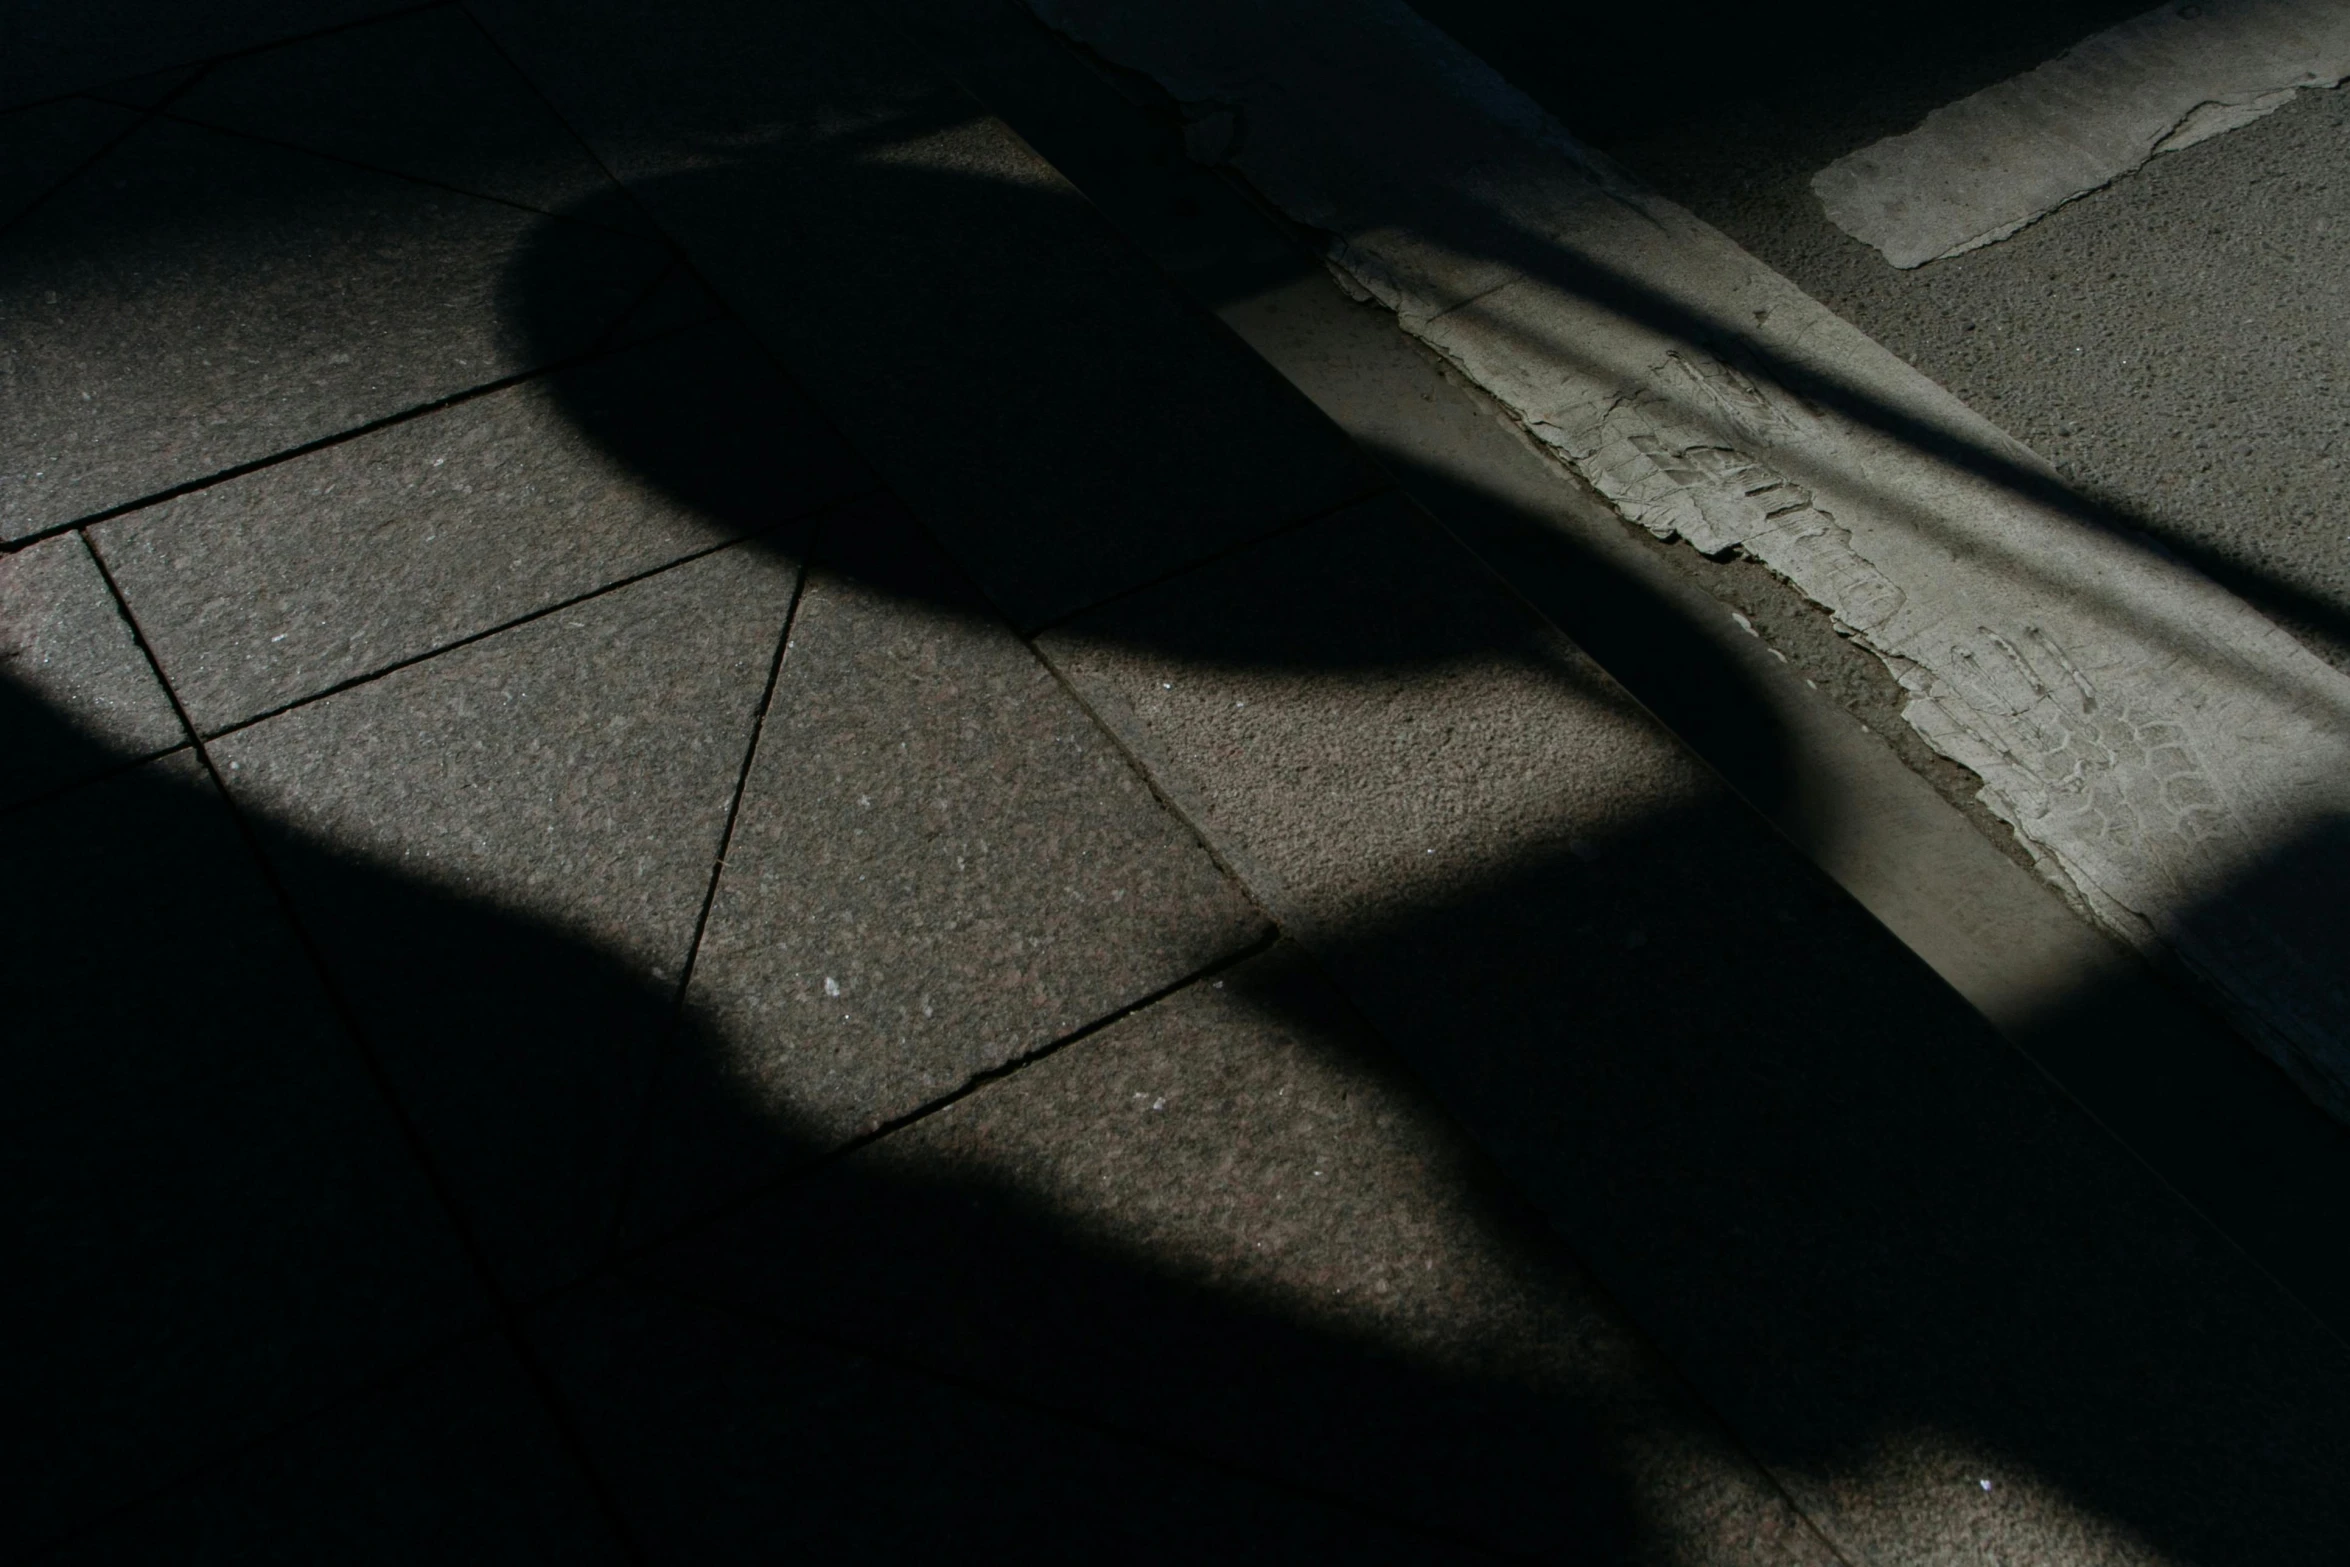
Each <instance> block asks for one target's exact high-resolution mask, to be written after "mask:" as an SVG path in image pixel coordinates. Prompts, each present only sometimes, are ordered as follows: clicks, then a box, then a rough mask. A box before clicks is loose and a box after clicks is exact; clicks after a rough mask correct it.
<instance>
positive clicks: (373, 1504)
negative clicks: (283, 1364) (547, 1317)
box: [41, 1339, 629, 1567]
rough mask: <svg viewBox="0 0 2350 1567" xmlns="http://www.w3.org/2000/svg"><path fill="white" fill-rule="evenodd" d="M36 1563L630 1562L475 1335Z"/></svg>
mask: <svg viewBox="0 0 2350 1567" xmlns="http://www.w3.org/2000/svg"><path fill="white" fill-rule="evenodd" d="M41 1559H42V1560H43V1561H45V1562H57V1563H71V1564H75V1567H82V1564H94V1563H99V1562H126V1561H155V1560H159V1559H169V1560H171V1561H181V1562H197V1563H216V1562H217V1563H220V1564H222V1567H228V1564H231V1563H248V1562H250V1563H265V1564H268V1567H300V1564H303V1563H308V1562H321V1561H338V1562H415V1561H433V1560H441V1561H495V1562H501V1563H505V1562H510V1563H514V1564H516V1567H521V1564H525V1563H533V1564H543V1567H558V1564H561V1563H567V1562H586V1563H597V1564H606V1563H619V1562H625V1561H627V1560H628V1559H629V1558H628V1556H627V1553H626V1552H625V1550H624V1549H623V1548H622V1547H621V1546H620V1544H619V1542H618V1541H616V1540H615V1539H614V1538H613V1537H612V1534H611V1532H610V1531H609V1529H608V1528H607V1527H606V1525H605V1523H604V1520H603V1518H602V1517H601V1516H600V1514H599V1513H598V1511H597V1508H596V1504H595V1499H594V1497H593V1496H592V1495H591V1494H590V1493H589V1490H588V1487H587V1485H586V1484H585V1483H584V1481H583V1479H582V1477H581V1475H580V1473H579V1471H578V1468H577V1467H576V1466H575V1465H574V1464H573V1463H572V1462H571V1459H570V1455H569V1454H568V1453H566V1452H565V1451H564V1449H563V1444H562V1437H561V1434H560V1433H559V1432H558V1430H557V1429H556V1427H555V1424H554V1422H553V1421H552V1420H550V1419H549V1418H548V1415H547V1411H546V1408H545V1406H544V1404H543V1403H542V1402H541V1401H540V1399H539V1397H538V1394H537V1390H536V1389H535V1388H533V1387H532V1386H531V1383H530V1381H529V1379H528V1377H527V1375H526V1374H525V1373H524V1371H523V1369H522V1368H521V1366H520V1365H518V1364H517V1363H516V1360H515V1358H514V1356H513V1354H512V1352H511V1351H509V1350H507V1349H506V1348H505V1346H504V1345H502V1344H500V1343H498V1342H497V1341H495V1340H484V1339H477V1340H475V1341H473V1342H469V1343H467V1344H464V1345H462V1346H460V1347H458V1348H456V1349H453V1350H450V1351H447V1352H445V1353H443V1354H441V1355H439V1356H437V1357H435V1358H434V1359H433V1360H431V1361H430V1362H428V1363H427V1364H426V1365H424V1366H423V1367H421V1368H418V1369H414V1370H407V1371H404V1372H403V1374H401V1375H400V1376H398V1377H396V1378H394V1379H393V1380H392V1382H391V1384H390V1386H388V1387H386V1388H383V1389H381V1390H371V1391H370V1392H369V1393H368V1394H367V1395H366V1396H363V1397H361V1398H359V1399H357V1400H355V1401H353V1402H350V1403H346V1404H343V1405H339V1406H337V1407H335V1408H333V1409H331V1410H328V1411H325V1412H323V1413H321V1414H318V1415H314V1416H312V1417H311V1418H309V1419H306V1420H302V1421H299V1422H297V1423H296V1424H295V1425H294V1426H293V1427H292V1428H291V1429H289V1430H287V1431H285V1432H284V1433H283V1434H281V1435H279V1436H277V1437H275V1438H274V1439H272V1440H270V1441H268V1442H265V1443H261V1444H259V1445H257V1446H254V1447H252V1448H250V1449H249V1450H247V1451H244V1452H240V1453H237V1454H236V1455H234V1456H233V1457H232V1458H230V1459H229V1460H228V1461H227V1462H225V1463H223V1464H220V1465H218V1466H216V1467H215V1468H213V1469H211V1470H209V1471H208V1472H206V1473H205V1474H204V1475H202V1476H201V1477H199V1478H197V1479H195V1480H193V1481H191V1482H190V1483H188V1484H186V1485H182V1486H179V1487H176V1488H174V1489H172V1490H171V1491H168V1492H166V1493H165V1494H164V1495H163V1496H161V1497H159V1498H157V1499H156V1500H154V1501H151V1502H148V1503H147V1504H146V1505H144V1506H139V1507H134V1508H132V1509H130V1510H129V1511H128V1512H127V1513H125V1514H123V1515H122V1516H120V1517H116V1518H110V1519H108V1520H107V1521H106V1522H105V1523H104V1524H103V1525H101V1526H100V1527H99V1528H98V1529H96V1530H95V1531H93V1532H91V1533H89V1534H86V1535H84V1536H82V1537H80V1538H79V1539H77V1540H75V1541H74V1542H73V1543H72V1544H70V1545H68V1546H66V1547H65V1548H64V1549H63V1550H61V1551H58V1552H54V1553H52V1554H49V1555H45V1556H43V1557H42V1558H41Z"/></svg>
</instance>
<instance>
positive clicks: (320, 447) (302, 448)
mask: <svg viewBox="0 0 2350 1567" xmlns="http://www.w3.org/2000/svg"><path fill="white" fill-rule="evenodd" d="M643 297H644V296H639V299H638V301H637V302H638V303H641V302H642V300H643ZM631 308H632V309H633V308H634V306H633V305H632V306H631ZM618 319H619V321H625V320H626V319H627V317H626V314H625V313H623V315H622V316H621V317H619V318H618ZM616 324H617V322H616ZM709 324H710V323H709V322H707V321H694V322H687V323H685V324H683V325H679V326H673V327H667V328H664V329H663V330H661V331H658V332H650V333H647V334H646V335H645V336H643V337H641V338H637V339H636V340H634V341H633V342H630V343H627V344H625V345H619V346H613V345H611V344H610V343H609V333H607V334H606V335H605V337H602V338H599V339H598V340H597V342H596V343H595V344H594V345H593V346H591V347H589V348H587V349H584V350H582V351H581V352H579V353H576V354H572V355H570V356H569V357H567V358H563V359H556V360H551V361H549V362H548V363H546V364H543V365H537V366H534V367H533V368H531V369H528V370H518V371H516V372H515V373H514V374H512V375H507V376H500V377H499V378H498V379H496V380H495V381H484V382H482V383H481V384H480V385H479V386H469V387H466V388H465V389H464V390H463V391H458V392H451V393H450V394H449V395H447V396H446V397H436V398H434V399H433V400H432V401H430V402H426V403H418V404H417V405H416V406H415V407H413V408H403V409H401V410H400V411H399V412H397V413H389V414H385V415H384V416H383V417H382V418H380V419H370V420H368V421H366V422H365V423H363V424H355V425H353V426H351V427H350V428H349V429H347V430H337V431H336V432H335V433H334V434H332V435H322V436H320V437H319V438H318V439H316V440H314V441H304V442H302V443H301V444H300V445H298V446H289V447H286V448H285V449H283V450H282V451H275V452H271V453H270V454H269V455H268V456H266V457H256V458H254V459H252V460H251V461H250V462H241V463H235V464H232V465H230V466H229V467H226V468H222V469H219V470H218V471H216V472H213V473H208V474H205V475H203V476H202V477H200V478H195V479H187V480H183V481H181V482H180V483H178V484H172V485H166V486H165V487H164V488H162V489H160V490H156V491H153V492H151V493H149V494H146V495H142V496H139V497H137V498H136V499H133V500H127V501H123V502H121V503H119V504H117V505H113V506H108V507H104V508H102V509H100V510H98V511H94V512H90V513H87V514H86V515H83V516H80V517H74V518H70V519H68V520H67V521H64V522H57V523H51V524H50V525H48V526H47V527H43V528H35V529H32V530H31V531H29V532H26V533H23V534H20V535H18V536H17V537H15V538H13V539H9V540H7V541H6V542H5V543H0V554H13V553H15V552H16V551H18V550H21V549H25V548H28V547H29V546H31V545H35V544H39V543H40V542H42V541H43V540H45V539H53V538H55V537H56V536H57V535H59V534H61V533H70V532H72V531H73V530H75V529H76V528H89V527H95V526H96V525H97V524H99V523H102V522H112V521H113V520H114V519H115V518H117V517H124V516H128V515H129V514H130V513H132V512H134V511H141V510H144V509H145V508H147V507H149V506H160V505H162V504H163V503H164V502H165V501H174V500H178V499H179V498H180V497H181V496H183V495H193V494H195V493H196V492H197V491H198V490H208V489H211V488H212V487H213V486H214V485H219V484H226V483H228V482H229V481H230V480H231V479H241V478H244V477H245V476H246V475H247V474H252V473H259V472H261V471H262V470H263V469H265V468H275V467H278V466H279V465H281V464H283V463H289V462H292V461H294V460H295V459H296V458H301V457H308V456H310V455H311V454H312V453H314V452H322V451H325V450H327V449H328V448H329V447H334V446H341V445H343V444H344V443H345V442H347V441H355V440H357V439H359V438H360V437H361V436H363V435H373V434H375V433H376V432H378V431H380V430H389V429H392V428H394V427H395V426H398V425H403V424H408V423H411V422H413V421H414V420H418V419H423V418H426V417H429V416H430V415H433V414H437V413H443V412H446V411H447V410H449V409H451V408H456V407H460V406H462V405H463V404H466V403H470V402H473V401H475V400H476V399H478V398H483V397H488V396H490V395H492V394H493V393H497V392H504V391H511V390H512V389H513V388H515V387H517V386H523V385H527V384H528V383H530V382H532V381H536V380H539V379H541V378H542V377H547V376H555V375H561V374H563V373H565V372H567V371H571V370H577V369H580V368H582V367H584V366H586V365H590V364H593V363H595V362H596V361H598V360H601V359H607V358H610V357H611V356H612V355H614V354H617V353H622V352H625V351H627V350H628V349H635V348H641V347H643V346H645V345H646V344H649V343H659V342H665V341H667V340H668V339H670V338H673V337H678V336H681V335H683V334H685V333H687V332H691V331H693V330H695V328H697V327H703V326H708V325H709ZM794 389H795V390H797V387H796V385H795V387H794Z"/></svg>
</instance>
